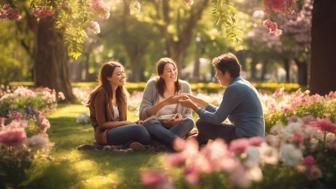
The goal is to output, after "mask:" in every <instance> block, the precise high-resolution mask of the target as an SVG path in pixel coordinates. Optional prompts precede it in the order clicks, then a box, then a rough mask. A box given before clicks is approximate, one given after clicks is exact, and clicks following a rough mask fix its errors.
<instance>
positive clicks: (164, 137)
mask: <svg viewBox="0 0 336 189" xmlns="http://www.w3.org/2000/svg"><path fill="white" fill-rule="evenodd" d="M144 126H145V128H146V129H147V130H148V132H149V133H150V135H151V137H152V139H156V140H157V141H159V142H161V143H163V144H164V145H166V146H167V147H169V148H172V147H173V143H174V140H175V139H176V138H177V137H180V138H184V137H185V136H186V135H187V134H188V133H189V132H190V131H191V129H192V128H193V127H194V121H193V120H192V119H190V118H185V119H184V120H182V121H181V122H180V123H179V124H177V125H176V126H174V127H171V128H166V127H164V126H163V125H162V124H161V122H160V121H159V120H152V121H148V122H146V123H144Z"/></svg>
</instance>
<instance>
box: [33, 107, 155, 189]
mask: <svg viewBox="0 0 336 189" xmlns="http://www.w3.org/2000/svg"><path fill="white" fill-rule="evenodd" d="M84 111H86V109H85V107H83V106H80V105H71V104H70V105H62V106H60V107H58V108H57V110H56V111H55V113H53V114H52V115H50V117H49V121H50V123H51V125H52V127H51V128H50V130H49V131H48V133H49V138H50V141H51V142H53V143H54V148H53V150H52V152H51V157H52V160H51V161H50V162H48V163H45V166H38V165H37V166H35V167H34V169H33V171H32V174H30V175H31V178H30V181H29V182H28V185H27V188H62V189H63V188H81V189H82V188H89V189H94V188H144V187H143V186H142V185H141V177H140V173H141V171H142V170H143V169H145V168H147V167H161V163H160V160H159V154H156V153H139V152H137V153H135V152H106V151H78V150H77V149H76V147H77V146H78V145H79V144H84V143H92V142H93V141H94V138H93V129H92V126H91V125H89V124H86V125H80V124H77V123H76V117H77V116H78V115H79V114H80V113H81V112H84Z"/></svg>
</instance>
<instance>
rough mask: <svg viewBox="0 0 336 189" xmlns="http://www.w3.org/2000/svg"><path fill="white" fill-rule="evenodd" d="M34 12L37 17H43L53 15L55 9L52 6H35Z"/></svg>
mask: <svg viewBox="0 0 336 189" xmlns="http://www.w3.org/2000/svg"><path fill="white" fill-rule="evenodd" d="M32 13H33V15H34V16H35V17H39V18H43V17H49V16H53V15H54V14H55V11H54V9H53V8H52V7H36V8H33V11H32Z"/></svg>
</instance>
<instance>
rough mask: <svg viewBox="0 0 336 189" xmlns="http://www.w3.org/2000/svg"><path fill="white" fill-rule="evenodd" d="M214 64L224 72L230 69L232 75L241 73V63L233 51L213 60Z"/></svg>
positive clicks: (236, 75) (235, 75)
mask: <svg viewBox="0 0 336 189" xmlns="http://www.w3.org/2000/svg"><path fill="white" fill-rule="evenodd" d="M212 64H214V65H215V67H216V68H217V69H218V70H220V71H221V72H222V73H223V74H225V72H226V71H228V72H229V73H230V75H231V77H233V78H234V77H238V76H239V75H240V67H241V66H240V63H239V60H238V58H237V57H236V55H234V54H232V53H226V54H222V55H220V56H218V57H216V58H214V59H213V60H212Z"/></svg>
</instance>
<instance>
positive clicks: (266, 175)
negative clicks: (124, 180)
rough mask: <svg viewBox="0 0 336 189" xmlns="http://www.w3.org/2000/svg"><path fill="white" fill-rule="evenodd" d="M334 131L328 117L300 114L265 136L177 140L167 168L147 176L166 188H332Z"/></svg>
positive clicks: (335, 151)
mask: <svg viewBox="0 0 336 189" xmlns="http://www.w3.org/2000/svg"><path fill="white" fill-rule="evenodd" d="M335 134H336V124H334V123H332V122H330V121H329V120H327V119H310V118H298V117H295V119H294V118H292V119H291V120H290V121H289V123H288V124H287V125H286V126H284V127H283V126H280V125H276V126H274V127H273V128H272V130H271V133H270V134H269V135H267V136H266V137H265V138H259V137H255V138H250V139H237V140H234V141H232V142H231V143H230V144H229V145H228V144H225V143H224V142H223V140H221V139H217V140H214V141H211V142H209V143H208V144H207V145H206V146H204V147H203V148H201V149H199V146H198V144H197V142H196V141H193V140H188V141H186V142H184V141H182V140H177V141H175V149H176V150H177V151H178V152H177V153H173V154H170V155H164V157H165V159H166V161H165V169H164V170H165V171H163V170H161V171H159V170H154V171H153V170H147V171H145V172H144V173H143V175H142V181H143V183H144V184H145V185H148V186H153V187H161V188H175V187H176V188H189V187H194V186H196V184H197V188H234V187H242V188H246V187H251V188H269V187H272V188H277V187H279V188H281V187H282V186H286V187H288V188H307V187H308V186H309V187H312V188H327V187H331V186H333V184H335V180H336V172H335V163H336V156H335V155H336V148H335V144H336V137H335ZM171 174H174V175H175V177H171V176H169V175H171ZM176 175H178V176H176ZM173 178H174V179H173ZM277 182H279V183H278V184H281V185H277Z"/></svg>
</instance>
